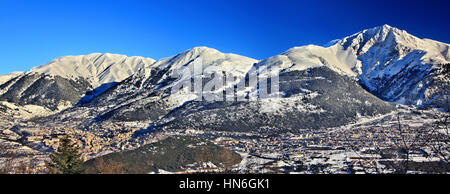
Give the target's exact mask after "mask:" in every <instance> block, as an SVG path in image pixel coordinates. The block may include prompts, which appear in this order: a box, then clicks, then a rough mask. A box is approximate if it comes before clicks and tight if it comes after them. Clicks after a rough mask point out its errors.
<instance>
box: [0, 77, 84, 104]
mask: <svg viewBox="0 0 450 194" xmlns="http://www.w3.org/2000/svg"><path fill="white" fill-rule="evenodd" d="M91 88H92V85H91V84H90V83H89V82H88V81H86V80H85V79H83V78H78V79H74V80H72V79H66V78H63V77H60V76H54V77H51V76H49V75H45V74H27V75H23V76H20V77H16V78H14V79H12V80H10V81H8V82H6V83H5V84H3V85H0V90H6V92H4V93H3V94H2V95H1V96H0V99H1V100H5V101H8V102H13V103H16V104H19V105H22V106H23V105H27V104H33V105H38V106H43V107H46V108H49V109H51V110H58V109H61V107H65V106H68V105H71V104H75V103H76V102H78V100H80V99H81V97H82V96H83V95H84V93H85V92H86V91H88V90H90V89H91Z"/></svg>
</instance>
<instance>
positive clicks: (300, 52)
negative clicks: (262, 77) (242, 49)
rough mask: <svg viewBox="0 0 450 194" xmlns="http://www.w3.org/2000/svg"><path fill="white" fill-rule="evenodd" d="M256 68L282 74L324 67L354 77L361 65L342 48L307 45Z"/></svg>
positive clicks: (277, 56) (268, 60)
mask: <svg viewBox="0 0 450 194" xmlns="http://www.w3.org/2000/svg"><path fill="white" fill-rule="evenodd" d="M258 66H265V67H267V68H272V67H277V68H279V70H281V71H283V72H288V71H302V70H306V69H309V68H313V67H322V66H326V67H328V68H330V69H332V70H334V71H336V72H338V73H340V74H343V75H348V76H356V75H357V71H356V72H355V69H358V68H359V67H360V66H361V64H360V62H359V61H358V60H357V59H356V56H355V55H353V54H352V53H351V52H347V51H345V50H343V47H342V46H339V45H334V46H331V47H328V48H324V47H321V46H315V45H308V46H302V47H294V48H291V49H289V50H288V51H286V52H284V53H282V54H280V55H276V56H273V57H270V58H268V59H266V60H263V61H262V62H261V63H259V64H258Z"/></svg>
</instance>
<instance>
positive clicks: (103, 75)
mask: <svg viewBox="0 0 450 194" xmlns="http://www.w3.org/2000/svg"><path fill="white" fill-rule="evenodd" d="M153 62H154V60H153V59H149V58H142V57H126V56H124V55H114V54H98V53H95V54H90V55H85V56H66V57H61V58H57V59H55V60H53V61H51V62H49V63H47V64H45V65H42V66H39V67H36V68H33V69H31V70H30V71H28V72H25V73H23V74H21V75H19V76H17V77H14V78H12V79H10V80H8V81H7V82H5V83H3V84H1V85H0V100H2V101H8V102H13V103H17V104H19V105H27V104H33V105H39V106H43V107H46V108H49V109H51V110H61V109H64V108H67V107H70V106H71V105H73V104H75V103H77V102H78V101H79V100H80V99H81V98H82V97H83V96H84V95H85V94H86V92H88V91H90V90H93V89H95V88H98V87H105V86H111V85H112V83H115V82H120V81H122V80H123V79H125V78H127V77H129V76H130V75H132V74H133V73H134V72H135V71H136V70H137V69H139V68H140V67H143V66H145V65H148V64H151V63H153Z"/></svg>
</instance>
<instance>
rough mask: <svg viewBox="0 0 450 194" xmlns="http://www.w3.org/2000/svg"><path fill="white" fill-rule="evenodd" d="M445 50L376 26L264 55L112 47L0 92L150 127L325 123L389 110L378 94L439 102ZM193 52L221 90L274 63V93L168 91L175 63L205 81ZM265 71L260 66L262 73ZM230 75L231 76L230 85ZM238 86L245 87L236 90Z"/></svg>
mask: <svg viewBox="0 0 450 194" xmlns="http://www.w3.org/2000/svg"><path fill="white" fill-rule="evenodd" d="M449 57H450V54H449V45H448V44H445V43H440V42H437V41H432V40H428V39H420V38H417V37H414V36H412V35H410V34H408V33H407V32H405V31H402V30H399V29H397V28H393V27H390V26H388V25H383V26H379V27H375V28H372V29H368V30H364V31H362V32H359V33H356V34H354V35H351V36H348V37H345V38H342V39H338V40H334V41H332V42H330V43H329V44H327V46H325V47H322V46H315V45H307V46H302V47H294V48H291V49H289V50H287V51H286V52H283V53H281V54H279V55H276V56H273V57H269V58H267V59H263V60H255V59H251V58H248V57H244V56H240V55H236V54H226V53H221V52H219V51H218V50H215V49H212V48H207V47H196V48H193V49H190V50H187V51H184V52H182V53H180V54H177V55H175V56H172V57H169V58H164V59H161V60H159V61H156V62H154V61H153V60H152V59H148V58H141V57H126V56H122V55H112V54H92V55H87V56H78V57H62V58H59V59H55V60H53V61H52V62H50V63H48V64H46V65H44V66H41V67H37V68H34V69H32V70H30V71H29V72H26V73H23V74H20V75H19V76H17V77H13V78H12V79H9V80H8V81H6V82H5V83H4V84H2V85H0V91H1V93H0V99H3V100H7V101H10V102H15V103H18V104H35V105H41V106H45V107H48V108H51V109H53V110H56V109H60V108H59V107H61V104H63V105H64V103H65V104H66V105H67V107H69V106H72V105H73V104H75V103H76V102H79V103H78V104H77V105H76V106H74V107H71V108H69V109H67V110H65V111H63V112H61V113H60V114H58V115H56V116H55V118H56V119H60V120H63V121H64V120H67V121H70V120H71V119H74V118H77V119H82V120H86V121H89V122H92V121H94V122H101V121H105V120H113V121H138V122H147V123H149V124H151V125H152V127H162V128H164V127H170V128H202V129H211V130H227V129H239V130H261V131H263V130H267V129H269V128H270V129H276V130H296V129H301V128H320V127H333V126H339V125H343V124H346V123H349V122H352V121H355V120H357V119H358V118H359V117H361V116H368V117H371V116H375V115H377V114H385V113H388V112H390V111H392V110H393V109H394V107H393V106H392V105H391V104H389V103H387V102H386V101H388V102H396V103H403V104H412V105H419V106H433V107H444V106H445V103H444V101H445V100H447V99H446V97H447V96H448V90H449V83H450V81H449V76H448V75H449V64H450V62H449V61H450V60H449V59H450V58H449ZM197 59H201V62H202V64H203V66H202V69H210V70H212V71H215V72H216V73H223V72H227V73H230V75H227V76H230V77H226V80H227V82H226V84H227V85H224V86H223V87H221V88H215V89H214V91H208V92H210V93H214V94H219V95H222V92H224V91H227V90H229V89H232V90H233V91H234V92H235V93H236V94H237V93H240V94H245V95H247V97H248V98H250V97H252V96H254V94H257V93H258V92H260V91H261V90H260V88H259V86H250V85H249V84H248V82H249V80H248V77H249V76H250V74H251V73H253V72H252V71H253V70H254V68H262V69H264V68H267V69H272V68H277V69H278V70H280V84H279V88H280V93H279V97H276V98H269V99H262V100H259V101H245V102H222V101H219V102H217V101H216V102H205V101H200V102H199V101H195V99H197V97H198V96H197V95H195V94H193V93H192V92H189V91H186V90H179V91H177V92H175V93H173V92H172V91H173V89H174V88H175V87H178V86H179V84H180V83H182V82H184V81H188V82H190V81H192V80H191V78H190V77H189V78H182V79H179V78H178V77H177V74H178V73H179V72H180V70H182V69H189V70H190V71H191V72H194V77H195V78H198V77H200V78H201V80H202V81H203V82H207V81H208V80H210V79H211V78H210V77H207V76H206V77H205V76H203V75H197V74H196V73H195V72H196V71H194V64H195V63H196V61H197ZM268 73H270V72H269V71H261V72H259V74H260V76H268ZM229 78H233V79H232V80H233V81H232V82H228V80H229ZM240 83H246V84H244V85H246V86H247V85H248V86H247V87H245V88H239V87H238V86H237V85H238V84H240ZM191 90H192V88H191ZM380 98H381V99H380ZM383 100H384V101H383ZM267 110H269V111H267Z"/></svg>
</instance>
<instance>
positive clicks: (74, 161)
mask: <svg viewBox="0 0 450 194" xmlns="http://www.w3.org/2000/svg"><path fill="white" fill-rule="evenodd" d="M50 159H51V162H49V163H47V168H48V169H49V171H50V173H52V174H82V173H84V171H85V168H84V167H83V160H82V159H81V153H80V151H79V148H78V146H76V145H75V143H72V142H71V140H70V138H69V136H65V137H63V138H62V139H61V140H60V142H59V146H58V149H57V151H56V152H54V153H52V154H51V155H50Z"/></svg>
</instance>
